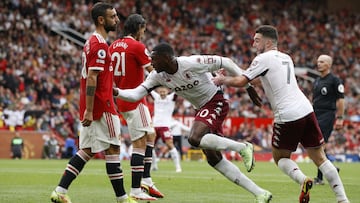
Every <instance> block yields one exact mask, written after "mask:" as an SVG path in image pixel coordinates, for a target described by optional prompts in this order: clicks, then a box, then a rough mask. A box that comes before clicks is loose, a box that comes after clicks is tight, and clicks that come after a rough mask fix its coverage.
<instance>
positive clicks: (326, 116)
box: [315, 110, 335, 142]
mask: <svg viewBox="0 0 360 203" xmlns="http://www.w3.org/2000/svg"><path fill="white" fill-rule="evenodd" d="M315 115H316V119H317V120H318V123H319V126H320V129H321V132H322V134H323V136H324V140H325V142H328V140H329V137H330V135H331V132H332V131H333V129H334V122H335V111H333V110H318V111H316V112H315Z"/></svg>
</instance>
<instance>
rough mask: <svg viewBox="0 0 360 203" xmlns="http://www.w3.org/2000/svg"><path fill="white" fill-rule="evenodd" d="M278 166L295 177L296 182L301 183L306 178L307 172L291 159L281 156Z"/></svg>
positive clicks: (291, 176)
mask: <svg viewBox="0 0 360 203" xmlns="http://www.w3.org/2000/svg"><path fill="white" fill-rule="evenodd" d="M278 167H279V168H280V169H281V171H282V172H283V173H285V174H286V175H288V176H289V177H290V178H291V179H293V180H294V181H295V182H297V183H299V184H300V185H301V184H302V183H303V182H304V181H305V179H306V176H305V174H304V173H303V172H302V171H301V170H300V168H299V166H298V165H297V164H296V163H295V162H294V161H293V160H291V159H288V158H281V159H280V160H279V161H278Z"/></svg>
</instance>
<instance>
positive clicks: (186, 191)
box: [0, 160, 360, 203]
mask: <svg viewBox="0 0 360 203" xmlns="http://www.w3.org/2000/svg"><path fill="white" fill-rule="evenodd" d="M67 161H68V160H0V202H1V203H45V202H50V200H49V196H50V193H51V191H52V190H53V189H54V188H55V186H56V185H57V184H58V182H59V180H60V177H61V175H62V173H63V170H64V168H65V166H66V164H67ZM181 164H182V168H183V172H182V173H175V168H174V165H173V163H172V161H160V162H159V170H158V171H153V172H152V178H153V180H154V181H155V182H156V186H157V187H158V188H159V189H160V190H161V192H163V193H164V194H165V198H164V199H159V200H158V201H156V202H158V203H165V202H167V203H194V202H196V203H232V202H234V203H235V202H236V203H250V202H254V197H253V196H252V194H250V193H249V192H247V191H245V190H244V189H243V188H241V187H238V186H237V185H235V184H233V183H231V182H229V181H228V180H227V179H226V178H224V177H223V176H222V175H220V174H219V173H217V171H215V170H214V169H212V168H211V167H210V166H208V164H207V163H206V162H197V161H182V163H181ZM236 164H237V165H238V166H239V167H240V170H241V171H242V172H243V173H244V174H246V175H247V176H248V177H249V178H251V179H252V180H254V181H255V182H256V183H257V184H258V185H260V186H261V187H263V188H265V189H267V190H270V191H271V192H272V193H273V201H272V202H274V203H296V202H298V195H299V190H300V189H299V185H297V184H296V183H294V182H293V181H292V180H291V179H289V178H288V177H287V176H285V175H284V174H283V173H282V172H281V171H280V170H279V169H278V168H277V167H276V166H275V164H274V163H268V162H256V166H255V169H254V170H253V171H252V172H251V173H247V172H246V170H245V168H244V166H243V163H242V162H236ZM335 165H336V166H338V167H340V168H341V171H340V175H341V178H342V180H343V183H344V185H345V189H346V192H347V195H348V197H349V199H350V201H351V202H352V203H357V202H360V192H359V186H360V173H359V171H360V164H359V163H351V164H350V163H335ZM299 166H300V168H301V169H302V170H303V172H304V173H305V174H307V175H308V176H309V177H314V176H315V174H316V168H315V166H314V164H312V163H301V164H299ZM122 168H123V170H124V174H125V187H126V190H127V192H129V191H130V181H131V173H130V163H129V161H122ZM69 195H70V197H71V199H72V201H73V203H110V202H116V201H115V197H114V193H113V191H112V187H111V185H110V182H109V180H108V178H107V175H106V170H105V161H104V160H91V161H90V162H89V163H88V164H87V165H86V166H85V168H84V170H83V171H82V173H81V174H80V176H78V178H77V179H76V180H75V181H74V182H73V184H72V185H71V186H70V190H69ZM140 202H141V201H140ZM143 202H144V201H143ZM311 202H313V203H330V202H336V199H335V196H334V194H333V193H332V191H331V189H330V188H329V185H328V183H326V185H324V186H318V185H316V186H314V187H313V189H312V191H311ZM154 203H155V202H154Z"/></svg>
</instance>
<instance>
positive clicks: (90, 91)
mask: <svg viewBox="0 0 360 203" xmlns="http://www.w3.org/2000/svg"><path fill="white" fill-rule="evenodd" d="M95 89H96V87H95V86H88V87H86V96H94V95H95Z"/></svg>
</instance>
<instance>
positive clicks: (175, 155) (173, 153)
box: [169, 147, 181, 169]
mask: <svg viewBox="0 0 360 203" xmlns="http://www.w3.org/2000/svg"><path fill="white" fill-rule="evenodd" d="M169 152H170V155H171V158H172V160H173V161H174V164H175V168H176V169H180V168H181V167H180V158H179V153H178V151H177V150H176V148H175V147H174V148H172V149H171V150H170V151H169Z"/></svg>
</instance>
